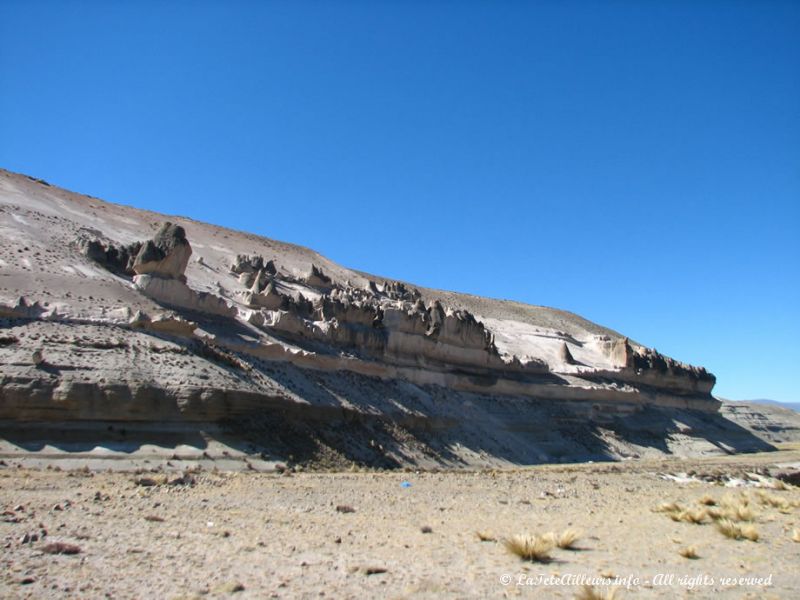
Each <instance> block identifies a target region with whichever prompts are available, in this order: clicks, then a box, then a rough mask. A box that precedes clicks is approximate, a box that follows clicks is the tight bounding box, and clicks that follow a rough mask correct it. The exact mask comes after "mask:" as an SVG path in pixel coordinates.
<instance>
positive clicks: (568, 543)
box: [555, 529, 581, 550]
mask: <svg viewBox="0 0 800 600" xmlns="http://www.w3.org/2000/svg"><path fill="white" fill-rule="evenodd" d="M580 537H581V534H580V532H579V531H577V530H575V529H565V530H564V531H562V532H561V533H560V534H559V535H558V536H557V537H556V538H555V542H556V546H558V547H559V548H561V549H562V550H573V549H574V548H575V542H577V541H578V540H579V539H580Z"/></svg>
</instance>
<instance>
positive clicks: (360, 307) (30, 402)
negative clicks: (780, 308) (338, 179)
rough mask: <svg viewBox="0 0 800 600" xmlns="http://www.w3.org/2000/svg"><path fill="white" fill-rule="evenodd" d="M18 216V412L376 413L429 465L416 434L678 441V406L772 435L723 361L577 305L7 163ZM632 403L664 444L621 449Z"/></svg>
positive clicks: (509, 455) (400, 453)
mask: <svg viewBox="0 0 800 600" xmlns="http://www.w3.org/2000/svg"><path fill="white" fill-rule="evenodd" d="M0 227H2V230H3V238H4V244H3V245H2V247H0V365H1V367H2V372H1V373H0V419H5V420H9V421H14V422H50V423H52V422H66V421H81V422H98V423H99V422H106V421H107V422H129V423H134V422H138V423H162V424H164V423H182V424H186V423H190V422H197V423H209V422H224V423H228V424H230V425H231V427H233V428H234V429H235V428H236V427H242V426H243V424H244V425H248V426H249V425H252V424H253V423H256V422H259V423H262V425H264V427H266V428H267V429H266V430H264V431H261V433H258V432H257V431H256V432H253V431H250V429H252V428H250V429H248V427H245V429H248V431H250V433H249V434H248V435H250V436H251V437H253V436H255V439H256V442H258V443H266V439H265V437H269V436H270V435H272V436H273V437H274V431H273V433H272V434H270V433H268V431H269V430H270V429H269V428H270V426H271V425H270V424H273V425H274V424H275V423H277V422H281V423H284V422H286V421H287V420H289V421H291V422H292V423H294V424H295V425H297V424H298V423H301V424H303V427H306V426H307V425H308V424H309V423H314V424H320V423H323V424H325V426H326V427H334V426H338V425H339V424H347V423H350V424H352V423H354V422H355V423H360V424H362V425H363V424H365V423H367V424H369V427H371V428H373V429H374V428H375V427H379V428H380V429H381V430H382V431H389V430H391V431H395V428H400V429H402V431H403V433H402V434H399V433H397V431H395V433H394V434H391V435H390V436H389V437H390V438H391V439H392V440H394V442H396V444H395V445H396V447H395V448H394V449H393V450H391V451H390V450H387V449H385V448H384V450H385V452H383V455H384V456H385V455H389V454H392V453H394V454H393V455H394V457H395V458H394V461H395V462H396V463H397V464H404V463H415V462H419V461H418V460H417V459H418V458H419V452H417V453H416V454H414V452H411V451H410V450H409V448H410V446H409V445H408V443H407V442H408V439H410V438H413V439H414V440H415V441H414V444H417V445H418V447H420V448H427V449H428V450H430V452H431V453H432V454H431V458H430V460H431V461H432V462H433V463H435V464H441V463H447V462H448V461H450V462H452V461H454V460H455V461H456V462H457V461H458V460H460V461H462V462H464V463H465V464H467V463H469V464H471V463H479V462H480V461H479V460H478V459H477V458H476V457H477V456H481V455H483V456H484V458H485V460H487V461H489V462H491V460H492V458H493V457H494V458H497V457H498V456H501V457H502V459H503V460H506V461H508V462H516V463H519V462H534V461H536V462H538V461H541V460H548V459H553V458H554V457H555V459H558V458H559V457H567V458H569V457H574V458H582V457H583V458H585V457H596V456H600V457H602V456H608V457H612V458H616V457H619V456H621V455H625V454H626V452H628V453H629V454H632V455H636V454H638V453H639V450H636V448H640V447H641V448H645V449H647V448H650V449H652V448H654V447H657V448H658V451H669V449H670V445H669V443H668V440H669V439H670V435H672V434H673V433H675V432H676V431H677V429H676V426H675V425H674V423H673V424H670V422H669V418H668V417H666V416H665V415H667V414H673V415H689V417H687V419H701V420H702V421H703V422H704V423H707V428H706V429H707V431H701V432H700V433H699V437H703V435H706V433H708V431H711V430H714V431H715V432H716V433H714V434H711V437H715V436H716V438H719V439H717V440H716V441H715V442H712V443H711V445H710V448H711V449H712V450H713V449H719V448H720V445H719V443H716V442H718V441H719V440H720V439H722V438H724V437H726V436H729V437H730V436H731V435H733V437H735V438H736V440H737V441H735V443H732V445H731V444H729V450H730V449H734V450H735V449H749V448H756V447H762V446H760V445H759V442H758V441H754V440H752V439H750V437H748V435H745V433H744V432H740V431H738V430H736V431H734V430H735V428H731V427H730V425H731V424H730V423H729V422H725V421H724V419H722V418H721V417H720V416H719V414H718V409H719V406H720V403H719V402H718V401H717V400H715V399H714V398H713V397H712V396H711V390H712V388H713V386H714V382H715V379H714V376H713V375H712V374H710V373H708V372H707V371H706V370H705V369H703V368H702V367H694V366H690V365H686V364H683V363H680V362H678V361H676V360H673V359H671V358H669V357H666V356H663V355H661V354H659V353H658V352H656V351H655V350H652V349H649V348H645V347H642V346H640V345H638V344H636V343H634V342H632V341H631V340H630V339H628V338H626V337H623V336H621V335H619V334H617V333H616V332H613V331H610V330H608V329H605V328H603V327H600V326H597V325H594V324H592V323H590V322H588V321H586V320H584V319H582V318H580V317H578V316H576V315H573V314H570V313H567V312H563V311H559V310H555V309H550V308H544V307H537V306H527V305H522V304H518V303H513V302H506V301H497V300H490V299H486V298H477V297H473V296H468V295H462V294H457V293H452V292H442V291H437V290H431V289H425V288H420V287H415V286H413V285H411V284H409V283H406V282H399V281H386V280H384V279H383V278H380V277H375V276H371V275H367V274H364V273H360V272H357V271H352V270H349V269H346V268H344V267H341V266H339V265H337V264H335V263H332V262H331V261H329V260H327V259H325V258H324V257H322V256H320V255H318V254H316V253H314V252H312V251H310V250H308V249H305V248H301V247H298V246H294V245H291V244H285V243H281V242H277V241H274V240H270V239H265V238H260V237H257V236H254V235H250V234H246V233H241V232H237V231H231V230H227V229H224V228H220V227H216V226H213V225H209V224H205V223H199V222H196V221H192V220H190V219H187V218H182V217H167V216H164V215H159V214H155V213H151V212H147V211H141V210H136V209H133V208H129V207H124V206H119V205H115V204H111V203H107V202H103V201H101V200H98V199H95V198H92V197H88V196H83V195H79V194H74V193H71V192H68V191H65V190H62V189H59V188H56V187H53V186H51V185H49V184H47V183H45V182H42V181H40V180H35V179H32V178H29V177H26V176H23V175H18V174H13V173H10V172H7V171H0ZM653 411H656V412H658V414H660V415H662V417H663V418H662V417H659V418H657V419H650V420H649V421H648V420H645V421H642V416H643V415H648V414H654V413H653ZM276 415H279V416H280V417H278V416H276ZM702 415H705V416H702ZM626 419H627V420H626ZM632 419H638V421H636V422H637V423H639V425H638V426H637V427H638V429H637V431H640V432H641V430H642V423H645V422H647V423H649V424H648V425H647V426H646V427H644V428H645V429H647V431H648V433H647V435H646V436H645V437H648V436H649V437H648V439H649V438H654V439H655V438H658V440H659V442H658V443H657V444H650V443H649V442H645V445H644V446H641V444H639V442H637V441H634V438H636V439H639V438H637V435H638V434H636V435H631V436H629V438H630V439H628V440H627V442H626V443H629V444H630V448H632V449H630V450H621V449H620V448H621V446H620V445H619V444H620V443H622V442H621V441H620V440H621V438H620V436H621V435H622V434H621V433H620V432H624V431H628V432H629V431H632V430H631V429H630V427H631V425H632V423H634V421H633V420H632ZM715 428H716V429H715ZM601 429H603V431H608V432H609V433H608V435H610V436H612V437H615V439H616V440H617V441H616V442H615V443H614V444H612V443H610V442H609V440H608V439H606V437H607V436H606V434H605V433H603V431H601ZM634 429H636V428H634ZM678 429H680V428H678ZM701 429H702V428H701ZM695 430H696V431H699V430H698V429H697V428H695ZM265 432H266V433H265ZM432 432H433V433H432ZM732 432H734V433H732ZM373 433H374V432H373ZM422 434H424V435H422ZM740 434H741V435H740ZM370 435H373V434H369V435H368V436H367V437H370ZM403 436H406V437H405V438H404V437H403ZM408 436H410V438H409V437H408ZM503 436H511V438H513V440H512V439H510V438H509V439H508V440H507V441H508V442H510V445H512V446H517V447H516V448H515V449H506V450H502V446H503V444H502V443H500V442H499V441H498V438H499V437H503ZM604 436H606V437H604ZM736 436H739V437H736ZM622 437H624V435H622ZM708 437H709V436H708V435H706V437H705V438H703V439H704V441H705V442H708V441H709V440H708ZM400 438H403V439H405V441H400ZM422 438H425V439H422ZM370 441H374V439H371V440H370ZM467 441H468V443H466V446H467V447H469V448H470V449H471V450H470V451H469V452H465V451H462V450H457V449H455V450H454V449H453V445H454V444H455V445H456V446H458V445H461V446H464V444H465V442H467ZM394 442H393V443H394ZM615 444H616V445H615ZM412 445H413V444H412ZM434 448H437V449H436V450H433V449H434ZM704 448H705V447H704ZM339 450H341V449H339ZM701 451H705V449H703V450H701ZM354 452H355V451H354ZM404 452H406V454H407V455H404ZM448 453H449V454H448ZM356 454H357V453H356ZM423 454H424V452H423ZM412 455H413V456H412ZM451 455H452V457H451V458H446V456H451ZM404 456H405V458H404ZM453 457H458V458H457V459H456V458H453Z"/></svg>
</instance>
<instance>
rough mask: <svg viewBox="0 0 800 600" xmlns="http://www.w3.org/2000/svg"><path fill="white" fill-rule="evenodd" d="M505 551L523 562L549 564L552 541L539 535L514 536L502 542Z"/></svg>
mask: <svg viewBox="0 0 800 600" xmlns="http://www.w3.org/2000/svg"><path fill="white" fill-rule="evenodd" d="M503 545H504V546H505V547H506V550H508V551H509V552H511V553H512V554H516V555H517V556H519V557H520V558H521V559H523V560H530V561H535V562H549V561H550V560H551V557H550V551H551V550H552V549H553V540H552V538H550V537H548V536H541V535H515V536H512V537H511V538H509V539H506V540H503Z"/></svg>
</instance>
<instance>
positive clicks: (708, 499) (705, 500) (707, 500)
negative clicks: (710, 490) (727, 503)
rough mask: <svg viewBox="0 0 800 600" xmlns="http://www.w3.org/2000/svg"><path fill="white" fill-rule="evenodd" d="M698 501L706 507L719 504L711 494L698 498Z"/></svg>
mask: <svg viewBox="0 0 800 600" xmlns="http://www.w3.org/2000/svg"><path fill="white" fill-rule="evenodd" d="M697 501H698V502H699V503H700V504H703V505H705V506H714V505H715V504H716V503H717V501H716V500H715V499H714V496H712V495H711V494H705V495H703V496H701V497H700V498H698V499H697Z"/></svg>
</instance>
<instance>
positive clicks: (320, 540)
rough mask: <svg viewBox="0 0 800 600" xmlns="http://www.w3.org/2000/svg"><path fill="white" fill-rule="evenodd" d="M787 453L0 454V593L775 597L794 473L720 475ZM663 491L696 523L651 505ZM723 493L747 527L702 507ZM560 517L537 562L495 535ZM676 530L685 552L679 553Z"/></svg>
mask: <svg viewBox="0 0 800 600" xmlns="http://www.w3.org/2000/svg"><path fill="white" fill-rule="evenodd" d="M798 465H800V447H798V446H797V445H793V446H784V447H783V448H782V449H781V450H780V451H779V452H772V453H761V454H751V455H738V456H730V457H723V458H720V457H715V458H706V459H683V460H681V459H674V458H673V459H666V460H661V459H658V460H645V461H635V462H634V461H627V462H622V463H593V464H575V465H549V466H548V465H546V466H538V467H530V468H524V469H516V470H507V471H481V472H472V473H469V472H441V473H437V472H422V473H420V472H413V471H409V470H406V471H392V472H385V471H384V472H377V471H372V472H354V473H336V474H333V473H310V472H295V473H289V472H285V473H282V474H281V473H271V474H267V473H255V472H238V473H236V472H222V471H213V470H207V469H204V470H201V471H198V472H195V473H193V474H182V473H180V472H177V471H173V472H163V471H159V472H141V471H140V472H138V473H132V472H128V473H120V472H114V473H112V472H90V471H88V470H73V471H66V470H59V469H58V468H57V467H50V468H44V469H31V468H29V467H26V466H25V465H22V464H17V461H15V460H8V459H7V460H5V461H4V464H3V465H2V466H0V508H2V511H3V515H2V519H0V544H2V545H1V546H0V572H1V573H2V575H0V596H2V597H4V598H64V597H69V598H206V597H207V598H218V597H229V596H232V597H237V598H312V597H315V598H319V597H328V598H375V597H385V598H433V597H436V598H442V597H444V598H486V597H514V596H523V597H536V598H573V597H575V595H576V593H579V592H580V591H581V587H580V586H579V585H574V584H575V583H576V582H577V583H580V582H581V579H580V578H585V579H587V580H588V579H592V578H594V579H598V578H599V579H602V578H606V580H611V581H612V582H613V583H616V586H606V585H604V584H605V583H607V582H608V581H603V582H600V581H595V583H597V584H598V585H597V586H596V588H595V589H596V590H597V591H608V590H610V589H611V587H617V589H618V591H617V597H618V598H652V597H657V598H676V597H677V598H710V597H724V598H793V597H796V593H797V589H800V572H798V569H797V567H798V565H800V543H798V541H797V540H799V539H800V537H798V535H800V533H799V532H798V531H797V530H798V528H800V518H798V517H799V516H800V488H796V487H792V486H789V487H788V488H786V489H768V488H764V487H755V485H754V484H755V481H750V484H749V485H743V486H738V487H733V486H732V485H730V482H731V481H733V482H734V483H736V482H738V483H742V482H743V481H745V480H746V479H747V478H748V477H750V479H755V480H758V479H759V478H760V480H761V482H762V483H761V485H771V482H774V480H772V479H769V478H767V477H764V476H765V475H766V474H770V473H771V474H775V473H776V472H778V471H779V470H781V469H786V468H791V467H794V468H796V467H797V466H798ZM748 473H750V474H751V475H749V476H748V475H747V474H748ZM681 474H687V475H686V477H685V478H684V477H683V475H681ZM753 474H761V475H760V476H759V475H753ZM665 475H666V476H667V477H666V478H665ZM706 480H707V481H706ZM724 482H728V485H725V484H724ZM704 496H708V497H707V498H705V502H707V503H708V504H706V505H704V504H701V503H700V499H701V498H703V497H704ZM745 498H746V499H749V504H745V501H744V500H743V499H745ZM671 502H677V503H679V504H680V505H682V507H684V508H686V509H689V512H690V513H694V514H698V513H699V515H700V517H701V520H702V522H701V523H699V524H694V523H690V522H685V521H683V520H677V521H676V520H673V519H672V518H670V513H668V512H659V507H660V506H661V505H662V504H663V503H671ZM712 502H713V503H714V504H712ZM726 503H727V504H726ZM731 506H742V508H738V510H740V511H742V514H743V516H744V517H745V519H747V518H750V519H753V521H752V522H749V521H746V520H740V521H739V523H738V525H740V526H743V527H745V528H746V527H747V525H753V526H754V528H755V529H756V530H757V532H758V535H759V537H758V540H757V541H750V540H748V539H741V540H734V539H730V538H727V537H725V536H724V535H722V533H720V531H719V530H718V528H717V526H716V525H715V524H714V522H712V521H713V520H712V519H711V518H710V517H708V516H703V513H707V511H711V512H712V513H713V512H714V511H718V512H719V511H724V510H729V509H730V507H731ZM726 507H727V508H726ZM676 518H679V517H676ZM567 529H574V530H577V531H579V532H580V538H579V539H578V540H577V542H576V544H575V548H574V549H572V550H565V549H560V548H555V549H554V550H552V551H551V552H550V554H551V560H550V561H549V562H545V563H540V562H531V561H524V560H521V559H520V558H518V557H517V556H515V555H513V554H511V553H509V552H508V551H507V549H506V548H505V546H504V544H503V540H504V539H507V538H510V537H512V536H514V535H517V534H545V533H547V532H554V533H557V534H559V533H562V532H563V531H564V530H567ZM478 532H480V533H481V535H483V536H484V538H485V539H484V540H481V539H479V536H478ZM793 535H794V536H795V538H796V539H795V540H793V539H792V536H793ZM59 543H61V544H62V545H61V546H59V545H58V544H59ZM64 544H66V546H64ZM70 546H74V548H70ZM690 546H693V547H694V548H695V549H696V552H697V555H698V558H696V559H690V558H685V557H683V556H682V555H681V554H680V551H681V550H682V549H685V548H688V547H690ZM53 550H56V551H58V550H62V551H64V550H66V551H69V550H73V551H77V553H75V554H64V553H55V554H51V553H48V551H50V552H52V551H53ZM759 579H761V581H759Z"/></svg>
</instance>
